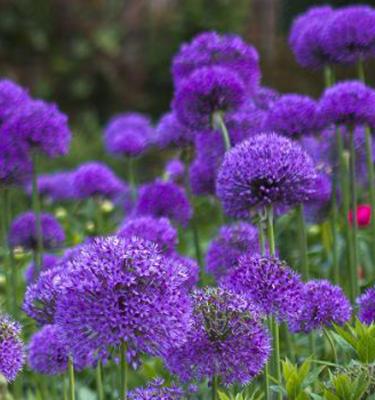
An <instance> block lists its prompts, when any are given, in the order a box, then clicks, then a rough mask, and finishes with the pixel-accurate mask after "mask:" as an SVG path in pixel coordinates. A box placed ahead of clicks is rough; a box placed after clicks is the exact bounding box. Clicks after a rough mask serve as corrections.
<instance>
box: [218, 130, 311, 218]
mask: <svg viewBox="0 0 375 400" xmlns="http://www.w3.org/2000/svg"><path fill="white" fill-rule="evenodd" d="M315 180H316V172H315V168H314V163H313V161H312V159H311V158H310V156H309V155H308V154H307V153H306V152H305V151H304V150H303V149H302V148H301V147H300V145H299V144H297V143H295V142H292V141H291V140H290V139H288V138H285V137H282V136H278V135H276V134H273V133H270V134H261V135H257V136H255V137H254V138H252V139H249V140H246V141H245V142H243V143H241V144H239V145H237V146H236V147H234V148H233V149H232V150H230V151H229V152H227V153H226V155H225V158H224V161H223V164H222V166H221V168H220V170H219V173H218V177H217V181H216V193H217V195H218V197H219V199H220V200H221V202H222V204H223V207H224V210H225V212H226V213H227V214H228V215H231V216H234V217H246V216H248V214H249V209H250V208H251V207H264V206H268V205H274V206H276V207H282V206H292V205H295V204H297V203H301V202H304V201H306V200H308V199H309V198H310V197H311V196H312V194H313V193H314V190H315Z"/></svg>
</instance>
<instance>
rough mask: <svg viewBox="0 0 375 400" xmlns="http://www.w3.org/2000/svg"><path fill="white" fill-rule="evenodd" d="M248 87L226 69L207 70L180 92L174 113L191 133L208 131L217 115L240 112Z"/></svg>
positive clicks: (199, 71) (186, 82) (185, 83)
mask: <svg viewBox="0 0 375 400" xmlns="http://www.w3.org/2000/svg"><path fill="white" fill-rule="evenodd" d="M244 101H245V87H244V84H243V82H242V80H241V78H240V77H239V76H238V74H237V73H236V72H234V71H232V70H230V69H228V68H223V67H203V68H200V69H197V70H196V71H195V72H193V73H192V74H191V75H190V76H189V77H188V78H187V79H186V80H184V81H183V82H182V83H181V85H179V86H178V87H177V89H176V93H175V97H174V99H173V109H174V112H175V113H176V116H177V118H178V119H179V120H180V122H181V123H183V124H184V125H186V126H188V127H190V128H191V129H207V128H209V127H210V126H211V124H212V117H213V115H214V113H216V112H227V111H228V112H229V111H235V110H237V109H239V107H240V106H241V105H242V104H243V102H244Z"/></svg>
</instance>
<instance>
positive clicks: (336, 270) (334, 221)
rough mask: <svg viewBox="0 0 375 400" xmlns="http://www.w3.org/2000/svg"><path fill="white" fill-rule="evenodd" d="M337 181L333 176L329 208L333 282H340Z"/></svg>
mask: <svg viewBox="0 0 375 400" xmlns="http://www.w3.org/2000/svg"><path fill="white" fill-rule="evenodd" d="M336 186H337V181H336V178H335V177H333V184H332V203H331V204H332V207H331V208H332V210H331V226H332V261H333V281H334V283H335V284H337V285H339V284H340V266H339V249H338V242H337V235H338V230H339V229H338V227H339V217H338V213H337V197H336V196H337V193H336V192H337V190H336Z"/></svg>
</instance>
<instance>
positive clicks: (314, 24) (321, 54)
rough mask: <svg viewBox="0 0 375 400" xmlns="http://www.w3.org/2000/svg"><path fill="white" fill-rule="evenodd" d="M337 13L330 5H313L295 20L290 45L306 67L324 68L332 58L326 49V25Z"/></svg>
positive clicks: (297, 58)
mask: <svg viewBox="0 0 375 400" xmlns="http://www.w3.org/2000/svg"><path fill="white" fill-rule="evenodd" d="M334 14H335V12H334V10H333V9H332V8H331V7H330V6H319V7H311V8H310V9H309V10H308V11H307V12H305V13H304V14H301V15H299V16H298V17H297V18H296V19H295V20H294V22H293V25H292V28H291V31H290V35H289V45H290V47H291V49H292V51H293V53H294V56H295V57H296V60H297V62H298V63H299V64H300V65H301V66H303V67H305V68H313V69H317V68H322V67H324V66H325V65H327V64H329V63H330V62H331V61H332V60H331V57H330V55H329V54H328V53H327V50H326V42H327V37H326V34H325V33H326V27H327V24H329V22H330V20H331V18H332V16H333V15H334Z"/></svg>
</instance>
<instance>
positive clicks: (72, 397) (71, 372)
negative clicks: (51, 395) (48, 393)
mask: <svg viewBox="0 0 375 400" xmlns="http://www.w3.org/2000/svg"><path fill="white" fill-rule="evenodd" d="M68 374H69V400H75V398H76V390H75V380H74V365H73V360H72V357H69V359H68Z"/></svg>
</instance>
